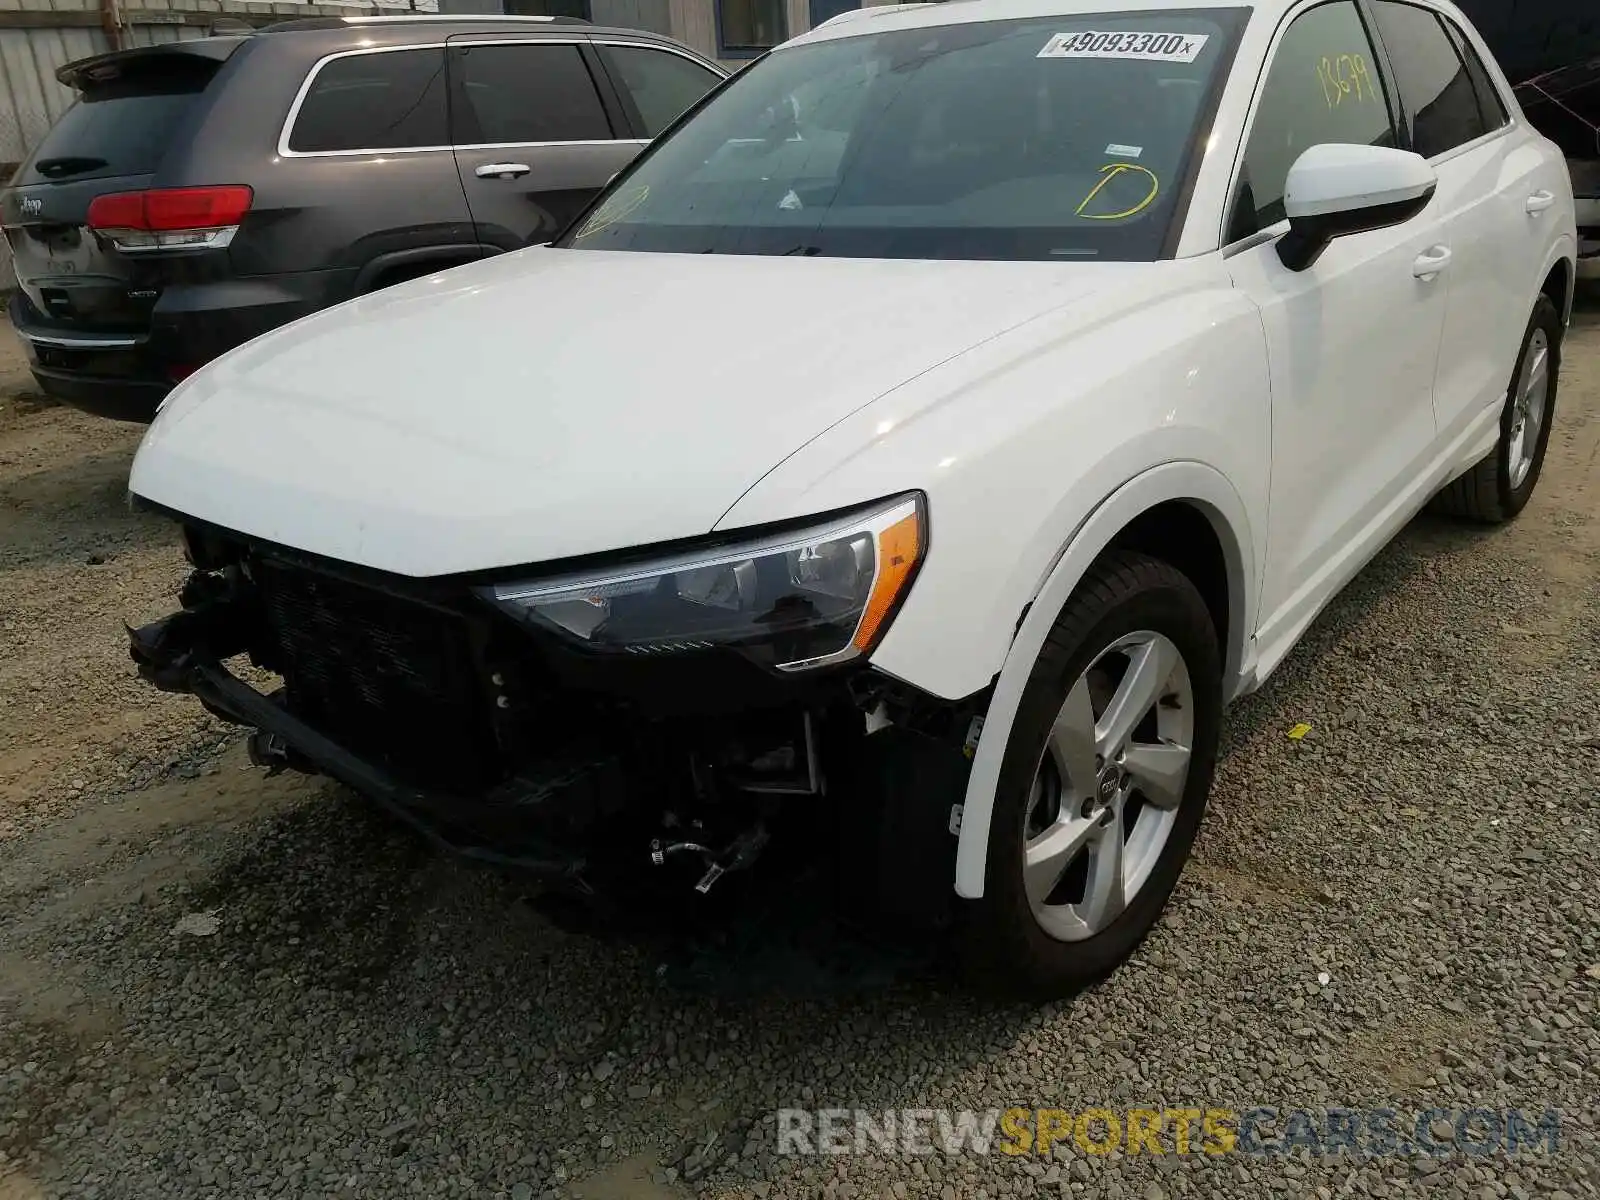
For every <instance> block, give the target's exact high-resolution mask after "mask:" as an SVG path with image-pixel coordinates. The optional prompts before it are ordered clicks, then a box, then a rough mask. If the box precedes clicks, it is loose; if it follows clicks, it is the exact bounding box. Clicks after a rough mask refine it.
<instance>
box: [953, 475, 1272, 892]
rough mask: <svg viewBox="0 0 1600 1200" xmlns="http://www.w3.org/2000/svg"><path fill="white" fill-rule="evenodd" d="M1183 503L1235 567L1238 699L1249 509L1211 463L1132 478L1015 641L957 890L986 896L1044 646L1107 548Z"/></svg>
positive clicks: (1249, 562) (1247, 590)
mask: <svg viewBox="0 0 1600 1200" xmlns="http://www.w3.org/2000/svg"><path fill="white" fill-rule="evenodd" d="M1171 500H1183V501H1187V502H1189V503H1191V504H1194V505H1195V506H1196V507H1197V508H1199V509H1200V510H1201V511H1203V512H1204V513H1205V514H1206V516H1207V517H1208V518H1210V520H1211V522H1212V524H1213V525H1214V526H1215V527H1216V531H1217V536H1218V540H1219V541H1220V542H1221V543H1222V548H1223V553H1224V554H1225V555H1226V557H1227V559H1228V607H1229V609H1230V612H1231V613H1232V614H1233V615H1234V617H1233V619H1232V620H1230V621H1229V631H1230V636H1229V645H1227V646H1225V647H1224V648H1223V651H1224V662H1225V665H1224V668H1223V670H1224V675H1223V694H1224V696H1226V697H1227V698H1228V699H1232V698H1233V697H1234V696H1235V695H1236V694H1237V693H1238V688H1239V681H1240V680H1242V679H1244V678H1246V677H1247V676H1248V673H1249V662H1248V657H1249V654H1248V648H1249V647H1250V645H1251V643H1252V640H1253V636H1254V632H1255V618H1256V613H1255V606H1256V598H1257V597H1256V580H1257V572H1256V564H1255V554H1254V550H1253V548H1252V547H1253V546H1254V542H1253V541H1252V539H1251V536H1250V520H1249V516H1248V514H1247V513H1246V511H1245V505H1244V501H1243V500H1241V499H1240V498H1239V493H1238V492H1237V491H1236V490H1234V487H1233V485H1232V484H1231V483H1230V482H1228V480H1227V478H1226V477H1225V476H1224V475H1222V474H1221V472H1219V471H1217V470H1216V469H1215V468H1213V467H1210V466H1207V465H1206V464H1205V463H1200V462H1192V461H1180V462H1168V463H1163V464H1162V465H1160V466H1156V467H1152V468H1150V469H1149V470H1147V471H1145V472H1143V473H1142V474H1139V475H1136V476H1134V477H1133V478H1132V479H1130V480H1129V481H1128V482H1127V483H1125V484H1123V485H1122V486H1121V487H1120V488H1118V489H1117V490H1116V491H1115V492H1113V493H1112V494H1111V495H1110V496H1108V497H1107V498H1106V499H1105V500H1104V501H1103V502H1102V503H1101V504H1100V505H1099V507H1098V508H1096V509H1095V510H1094V511H1093V512H1092V513H1090V514H1089V516H1088V518H1087V519H1086V520H1085V521H1084V522H1083V523H1082V524H1081V525H1079V526H1078V528H1077V529H1076V530H1075V531H1074V533H1073V535H1072V537H1071V539H1070V540H1069V542H1068V543H1067V545H1066V547H1065V549H1064V550H1063V551H1062V554H1061V557H1060V558H1059V559H1058V560H1057V561H1056V564H1055V566H1054V568H1053V569H1052V570H1051V571H1050V573H1049V575H1048V576H1046V578H1045V581H1044V583H1043V584H1042V585H1041V586H1040V588H1039V590H1038V592H1037V593H1036V594H1035V596H1034V597H1033V600H1032V602H1031V603H1030V604H1029V606H1028V609H1027V615H1026V617H1025V618H1024V619H1023V621H1022V623H1021V625H1020V626H1019V627H1018V629H1017V632H1016V635H1015V637H1013V638H1012V641H1011V648H1010V649H1009V650H1008V651H1007V653H1006V658H1005V662H1004V664H1002V666H1001V668H1000V674H999V676H998V678H997V679H996V682H995V689H994V698H993V699H992V700H991V701H990V702H989V710H988V712H987V713H986V714H985V715H984V721H983V733H982V736H981V737H980V739H979V741H978V748H977V752H976V754H975V755H974V757H973V762H972V773H971V775H970V776H969V778H968V780H967V790H966V796H965V798H964V802H963V807H962V812H961V832H960V834H959V836H958V838H957V841H956V874H955V889H956V894H957V895H958V896H962V897H965V898H967V899H969V900H976V899H978V898H979V897H981V896H982V895H983V886H984V870H985V863H986V860H987V857H988V846H989V820H990V815H991V814H992V812H993V810H994V796H995V788H996V787H997V786H998V783H999V779H1000V764H1001V762H1002V761H1003V760H1004V758H1005V753H1006V743H1007V741H1008V740H1009V738H1010V734H1011V724H1012V722H1013V721H1014V720H1015V719H1016V715H1017V708H1018V706H1019V705H1020V704H1021V702H1022V692H1023V688H1024V687H1025V686H1026V684H1027V682H1028V676H1029V674H1030V673H1031V672H1032V671H1033V665H1034V663H1035V662H1037V661H1038V658H1039V652H1040V650H1041V649H1042V648H1043V647H1044V642H1045V638H1046V637H1047V636H1048V635H1049V632H1050V628H1051V626H1053V625H1054V624H1055V621H1056V617H1057V616H1059V615H1060V613H1061V609H1062V608H1063V607H1064V606H1065V605H1066V603H1067V600H1068V599H1069V598H1070V597H1071V595H1072V593H1073V591H1074V589H1076V588H1077V586H1078V583H1079V581H1080V580H1081V579H1082V578H1083V577H1084V574H1085V573H1086V572H1087V571H1088V570H1089V567H1090V566H1091V565H1092V564H1093V563H1094V561H1095V560H1096V559H1097V558H1098V557H1099V556H1100V555H1101V553H1102V552H1103V551H1104V550H1105V549H1106V547H1107V546H1109V545H1110V544H1111V542H1112V541H1113V540H1114V539H1115V538H1116V536H1117V534H1118V533H1120V532H1121V531H1122V530H1123V529H1124V528H1126V527H1127V525H1128V524H1129V522H1131V521H1132V520H1133V519H1134V518H1135V517H1137V516H1139V514H1140V513H1143V512H1145V511H1147V510H1149V509H1151V508H1154V507H1155V506H1156V505H1158V504H1163V503H1166V502H1167V501H1171Z"/></svg>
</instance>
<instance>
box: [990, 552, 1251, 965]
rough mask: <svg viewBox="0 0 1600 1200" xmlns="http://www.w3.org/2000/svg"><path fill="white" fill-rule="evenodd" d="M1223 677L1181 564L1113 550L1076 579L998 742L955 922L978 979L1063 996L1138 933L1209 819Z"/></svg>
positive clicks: (1123, 952) (1112, 960) (1205, 618)
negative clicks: (981, 853) (979, 868)
mask: <svg viewBox="0 0 1600 1200" xmlns="http://www.w3.org/2000/svg"><path fill="white" fill-rule="evenodd" d="M1221 680H1222V671H1221V660H1220V653H1219V649H1218V645H1217V635H1216V631H1215V629H1214V627H1213V626H1212V622H1211V616H1210V613H1209V611H1208V610H1207V608H1206V605H1205V601H1204V600H1203V599H1202V598H1201V596H1200V593H1199V592H1198V591H1197V590H1196V589H1195V586H1194V585H1193V584H1192V583H1191V582H1190V581H1189V580H1188V578H1187V577H1185V576H1184V575H1183V574H1182V573H1181V572H1180V571H1178V570H1177V569H1176V568H1174V567H1172V566H1170V565H1168V564H1167V563H1164V562H1161V561H1159V560H1156V559H1152V558H1147V557H1145V556H1142V555H1136V554H1127V553H1115V554H1113V555H1110V556H1108V557H1107V558H1106V559H1105V560H1104V561H1103V562H1102V563H1101V564H1100V565H1099V566H1097V567H1096V568H1095V570H1094V571H1093V572H1092V573H1091V574H1090V576H1089V577H1088V578H1087V579H1086V580H1085V581H1084V582H1083V584H1082V585H1081V586H1080V587H1079V589H1078V591H1077V592H1076V593H1075V594H1074V595H1073V597H1072V599H1071V600H1070V601H1069V602H1068V603H1067V605H1066V607H1065V608H1064V609H1063V610H1062V613H1061V616H1060V617H1059V618H1058V619H1057V621H1056V625H1055V628H1054V630H1053V631H1052V632H1051V635H1050V637H1049V639H1048V640H1047V641H1046V643H1045V647H1044V650H1043V651H1042V652H1041V653H1040V656H1039V661H1038V662H1037V664H1035V666H1034V670H1033V674H1032V676H1031V677H1030V679H1029V681H1028V686H1027V689H1026V690H1025V692H1024V694H1023V699H1022V704H1021V706H1020V708H1019V709H1018V713H1017V719H1016V721H1015V723H1014V724H1013V727H1012V732H1011V737H1010V741H1009V742H1008V744H1007V746H1006V756H1005V761H1004V764H1003V765H1002V767H1001V776H1000V784H999V787H998V789H997V792H996V796H995V806H994V813H993V817H992V820H991V824H990V830H989V846H988V862H987V869H986V878H985V885H984V895H983V897H982V898H981V899H980V900H976V901H969V902H967V904H966V905H965V907H964V910H963V914H962V915H963V927H962V938H963V950H964V953H965V959H966V965H967V968H968V971H969V974H970V975H971V977H972V978H973V980H974V982H976V983H978V984H979V985H980V986H983V987H986V988H988V989H991V990H997V991H1000V992H1003V993H1009V994H1017V995H1026V996H1032V997H1053V996H1060V995H1063V994H1066V993H1070V992H1072V991H1074V990H1076V989H1077V988H1080V987H1082V986H1084V985H1085V984H1087V983H1090V982H1093V981H1094V980H1096V979H1098V978H1100V977H1101V976H1103V975H1105V974H1106V973H1108V972H1109V971H1111V970H1112V969H1114V968H1115V967H1116V966H1117V965H1118V964H1120V963H1121V962H1122V961H1123V960H1124V959H1126V958H1127V957H1128V955H1129V954H1131V953H1132V952H1133V950H1134V949H1135V947H1137V946H1138V944H1139V942H1140V941H1141V940H1143V938H1144V936H1145V935H1146V934H1147V933H1148V932H1149V931H1150V928H1151V926H1153V925H1154V924H1155V921H1156V919H1157V918H1158V917H1159V916H1160V914H1161V910H1162V909H1163V907H1164V906H1165V905H1166V901H1167V898H1168V896H1169V895H1171V893H1172V889H1173V887H1174V886H1175V885H1176V883H1177V880H1178V875H1179V873H1180V872H1181V871H1182V869H1183V864H1184V862H1185V860H1186V859H1187V858H1188V856H1189V851H1190V848H1191V847H1192V846H1193V844H1194V838H1195V834H1196V833H1197V831H1198V829H1199V825H1200V819H1201V816H1202V815H1203V813H1204V811H1205V804H1206V796H1207V793H1208V792H1209V791H1210V788H1211V776H1212V771H1213V768H1214V764H1215V760H1216V748H1217V737H1218V730H1219V727H1220V721H1221V709H1222V682H1221Z"/></svg>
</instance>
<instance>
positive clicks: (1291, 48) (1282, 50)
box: [1226, 0, 1395, 242]
mask: <svg viewBox="0 0 1600 1200" xmlns="http://www.w3.org/2000/svg"><path fill="white" fill-rule="evenodd" d="M1323 142H1346V143H1351V144H1355V145H1364V146H1393V145H1394V144H1395V135H1394V123H1393V121H1392V120H1391V118H1390V113H1389V102H1388V99H1387V96H1386V94H1385V92H1384V86H1383V81H1382V79H1381V78H1380V77H1379V73H1378V56H1377V55H1376V54H1374V53H1373V50H1372V42H1371V40H1370V39H1369V38H1368V37H1367V30H1366V27H1365V26H1364V25H1363V24H1362V22H1361V16H1360V14H1359V13H1358V12H1357V11H1356V6H1355V4H1354V2H1353V0H1334V2H1333V3H1330V4H1323V5H1320V6H1318V7H1317V8H1313V9H1311V10H1309V11H1308V12H1304V13H1301V14H1300V16H1298V17H1296V18H1295V19H1294V23H1293V24H1292V25H1290V26H1289V28H1288V29H1287V30H1285V31H1284V35H1283V40H1282V41H1280V42H1279V43H1278V48H1277V50H1276V51H1275V52H1274V53H1273V56H1272V65H1271V67H1269V68H1268V70H1267V78H1266V82H1265V83H1264V84H1263V85H1262V89H1261V97H1260V99H1259V101H1258V103H1257V104H1256V115H1255V124H1254V126H1253V127H1252V128H1251V130H1250V140H1249V141H1248V142H1246V144H1245V149H1244V169H1243V171H1242V172H1241V173H1240V177H1239V189H1238V193H1237V195H1236V197H1235V199H1234V212H1233V218H1232V220H1231V221H1230V222H1229V226H1228V234H1227V238H1226V240H1227V241H1229V242H1233V241H1237V240H1238V239H1239V238H1242V237H1248V236H1249V235H1250V234H1252V233H1255V232H1256V231H1258V230H1261V229H1266V228H1267V227H1268V226H1270V225H1274V224H1276V223H1277V222H1279V221H1281V220H1283V218H1284V215H1285V214H1284V208H1283V190H1284V184H1285V183H1286V181H1287V180H1288V177H1289V168H1290V167H1292V166H1293V165H1294V161H1295V159H1297V158H1299V157H1300V156H1301V155H1302V154H1304V153H1305V152H1306V151H1307V150H1309V149H1310V148H1311V147H1312V146H1315V145H1319V144H1321V143H1323Z"/></svg>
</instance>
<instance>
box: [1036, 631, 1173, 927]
mask: <svg viewBox="0 0 1600 1200" xmlns="http://www.w3.org/2000/svg"><path fill="white" fill-rule="evenodd" d="M1193 745H1194V689H1193V685H1192V684H1191V682H1190V678H1189V669H1188V666H1187V664H1185V662H1184V660H1183V655H1182V654H1181V653H1180V652H1179V650H1178V648H1177V646H1176V645H1174V644H1173V643H1172V641H1171V640H1170V639H1168V638H1166V637H1164V636H1163V635H1161V634H1159V633H1154V632H1151V631H1148V630H1141V631H1139V632H1136V633H1130V634H1127V635H1125V636H1123V637H1120V638H1118V639H1117V640H1116V641H1115V642H1114V643H1112V644H1111V645H1109V646H1107V647H1106V648H1105V649H1104V650H1102V651H1101V652H1100V653H1099V654H1097V655H1096V656H1095V657H1094V659H1093V660H1092V661H1091V662H1090V664H1089V666H1088V668H1087V669H1086V670H1085V671H1084V672H1083V674H1082V675H1080V676H1079V677H1078V679H1077V680H1076V681H1075V682H1074V683H1073V685H1072V688H1071V689H1070V690H1069V691H1068V693H1067V697H1066V700H1065V702H1064V703H1063V704H1062V706H1061V711H1060V712H1059V713H1058V714H1057V716H1056V719H1055V721H1054V723H1053V724H1052V726H1051V729H1050V734H1049V737H1048V739H1047V740H1046V744H1045V747H1044V750H1043V752H1042V753H1041V755H1040V760H1039V765H1038V768H1037V770H1036V771H1035V774H1034V780H1033V785H1032V789H1031V791H1030V794H1029V796H1028V801H1027V804H1026V806H1025V809H1024V812H1025V817H1024V825H1025V828H1024V831H1023V850H1022V858H1023V883H1024V888H1025V890H1026V892H1027V897H1028V903H1029V906H1030V907H1031V908H1032V910H1033V915H1034V918H1035V919H1036V920H1037V921H1038V922H1039V925H1040V927H1041V928H1042V929H1043V930H1044V931H1045V933H1047V934H1049V935H1050V936H1051V937H1053V938H1056V939H1057V940H1060V941H1082V940H1084V939H1086V938H1090V937H1093V936H1094V935H1095V934H1097V933H1100V932H1101V931H1102V930H1104V929H1105V928H1106V927H1107V926H1108V925H1110V924H1111V923H1112V922H1113V921H1115V920H1116V919H1117V917H1118V916H1119V915H1121V913H1122V912H1123V911H1124V910H1125V909H1126V908H1127V906H1128V904H1129V903H1130V902H1131V901H1132V900H1133V898H1134V897H1135V896H1136V895H1138V893H1139V891H1140V889H1141V888H1143V887H1144V885H1145V884H1146V882H1147V881H1148V880H1149V878H1150V874H1151V872H1152V871H1153V870H1154V868H1155V865H1156V861H1157V860H1158V859H1159V858H1160V856H1161V852H1162V849H1163V848H1164V847H1165V846H1166V844H1167V840H1168V838H1169V837H1170V836H1171V834H1172V829H1173V825H1174V823H1175V822H1176V819H1177V812H1178V808H1179V805H1181V804H1182V802H1183V796H1184V790H1185V784H1186V783H1187V781H1188V775H1189V761H1190V756H1191V752H1192V748H1193Z"/></svg>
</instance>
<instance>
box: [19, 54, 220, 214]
mask: <svg viewBox="0 0 1600 1200" xmlns="http://www.w3.org/2000/svg"><path fill="white" fill-rule="evenodd" d="M219 65H220V64H218V63H216V62H214V61H212V60H210V59H200V58H192V57H177V56H174V57H172V58H170V59H163V60H157V61H155V62H143V63H140V64H138V65H137V66H132V65H130V69H129V70H128V71H127V72H126V73H125V74H122V75H119V76H118V77H116V78H114V79H108V80H104V81H101V82H92V83H89V84H87V85H86V86H85V87H84V89H83V91H82V92H81V93H80V96H79V99H78V101H77V102H76V103H75V104H73V105H72V107H71V108H69V109H67V111H66V112H64V113H62V114H61V119H60V120H59V121H57V122H56V123H55V125H54V126H53V127H52V128H51V130H50V132H49V133H47V134H45V137H44V141H42V142H40V143H39V147H38V149H37V150H35V151H34V153H33V156H32V157H31V158H30V159H29V160H28V163H27V166H25V167H24V168H23V170H22V172H21V173H20V174H19V175H18V176H17V179H16V182H17V183H19V184H30V183H51V182H55V181H58V180H62V179H99V178H103V177H106V176H114V175H148V174H151V173H152V172H154V171H155V169H156V168H157V167H158V166H160V165H161V157H162V155H163V154H165V153H166V151H167V147H168V146H170V145H171V144H172V142H173V139H174V138H175V137H176V136H177V133H178V130H179V128H180V127H181V125H182V124H183V120H184V118H185V117H186V116H188V114H189V111H190V110H191V109H192V108H193V107H194V104H195V102H196V101H197V100H198V99H199V98H200V93H201V92H203V91H205V89H206V85H207V84H208V83H210V82H211V80H212V77H213V76H215V75H216V73H217V68H218V66H219Z"/></svg>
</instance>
